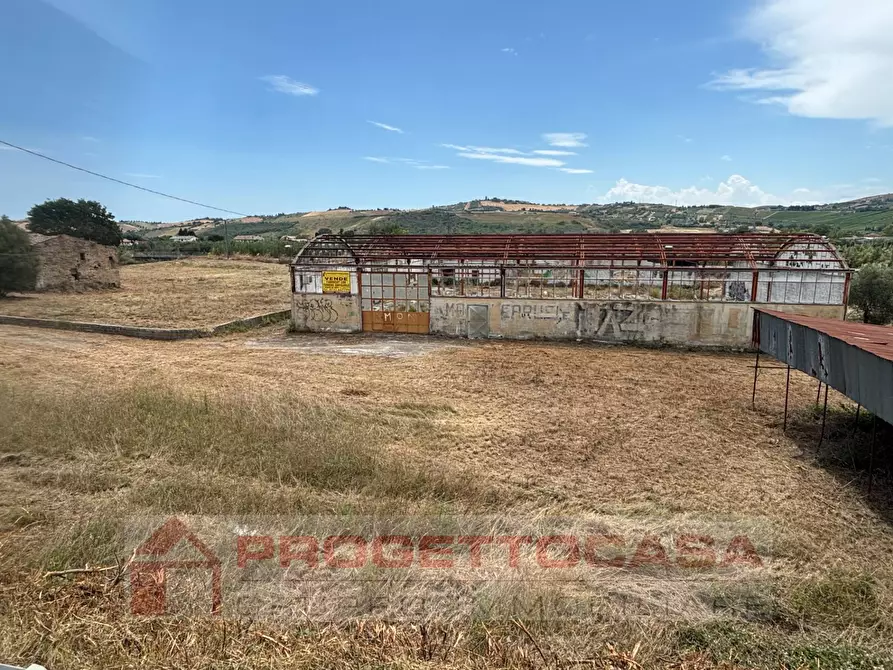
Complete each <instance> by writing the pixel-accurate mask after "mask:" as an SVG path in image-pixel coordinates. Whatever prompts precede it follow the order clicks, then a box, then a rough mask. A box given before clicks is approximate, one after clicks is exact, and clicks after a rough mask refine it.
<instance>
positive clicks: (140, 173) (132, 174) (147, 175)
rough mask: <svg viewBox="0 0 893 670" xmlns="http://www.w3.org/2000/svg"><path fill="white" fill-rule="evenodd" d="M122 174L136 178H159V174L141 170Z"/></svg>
mask: <svg viewBox="0 0 893 670" xmlns="http://www.w3.org/2000/svg"><path fill="white" fill-rule="evenodd" d="M124 174H125V175H127V176H128V177H135V178H136V179H161V175H160V174H145V173H143V172H125V173H124Z"/></svg>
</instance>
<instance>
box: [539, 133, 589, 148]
mask: <svg viewBox="0 0 893 670" xmlns="http://www.w3.org/2000/svg"><path fill="white" fill-rule="evenodd" d="M543 139H544V140H545V141H546V143H547V144H550V145H552V146H553V147H585V146H588V145H586V144H585V143H584V142H583V140H585V139H586V133H544V134H543Z"/></svg>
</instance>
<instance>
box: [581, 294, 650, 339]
mask: <svg viewBox="0 0 893 670" xmlns="http://www.w3.org/2000/svg"><path fill="white" fill-rule="evenodd" d="M581 307H583V309H584V314H583V318H582V321H581V326H582V327H581V331H582V334H583V335H584V336H589V337H592V336H598V337H613V338H615V339H618V340H620V339H622V340H626V339H650V338H649V335H653V336H654V339H657V337H658V335H659V329H658V324H659V323H660V321H661V308H660V306H659V305H652V304H648V303H639V302H609V303H590V304H586V305H581Z"/></svg>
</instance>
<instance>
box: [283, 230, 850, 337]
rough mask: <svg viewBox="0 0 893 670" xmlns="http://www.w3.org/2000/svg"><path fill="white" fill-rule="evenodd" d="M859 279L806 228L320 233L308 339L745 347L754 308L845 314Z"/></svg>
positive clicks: (305, 280)
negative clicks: (312, 335)
mask: <svg viewBox="0 0 893 670" xmlns="http://www.w3.org/2000/svg"><path fill="white" fill-rule="evenodd" d="M850 273H851V271H850V270H849V268H847V266H846V263H845V262H844V261H843V259H842V258H841V256H840V255H839V254H838V252H837V250H836V249H835V248H834V247H833V246H832V245H831V244H830V243H829V242H828V241H827V240H826V239H824V238H822V237H819V236H816V235H808V234H743V235H723V234H701V233H690V234H687V233H681V234H680V233H676V234H616V235H615V234H604V235H602V234H588V235H394V236H363V235H357V236H351V237H346V236H345V237H341V236H338V235H320V236H318V237H316V238H314V239H313V240H310V241H309V242H308V243H307V244H306V245H305V246H304V248H303V249H301V251H300V252H299V253H298V255H297V256H296V257H295V259H294V261H293V262H292V265H291V278H292V318H293V321H294V326H295V328H296V329H297V330H299V331H315V332H344V333H352V332H362V331H376V332H394V333H431V334H439V335H450V336H454V337H470V338H488V337H489V338H507V339H528V338H544V339H570V340H597V341H621V342H623V341H642V342H653V343H667V344H695V345H713V346H742V347H743V346H747V344H748V343H749V342H750V336H751V324H752V322H753V307H754V306H762V307H765V308H767V309H773V310H776V311H780V312H788V313H794V314H801V315H807V316H820V317H827V318H838V319H841V318H843V316H844V314H845V311H846V301H847V293H848V289H849V280H850Z"/></svg>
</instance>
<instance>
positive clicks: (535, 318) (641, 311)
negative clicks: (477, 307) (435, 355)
mask: <svg viewBox="0 0 893 670" xmlns="http://www.w3.org/2000/svg"><path fill="white" fill-rule="evenodd" d="M490 304H491V307H490V310H491V313H492V312H493V311H494V310H495V311H496V313H497V314H498V315H499V327H498V328H496V329H493V330H491V335H497V336H498V335H508V336H509V337H511V336H512V335H514V336H519V335H520V336H533V337H546V338H548V337H568V338H571V337H576V338H584V339H585V338H604V339H611V340H620V341H625V340H657V339H660V338H661V321H662V319H663V312H662V310H661V305H659V304H655V303H647V302H620V301H618V302H588V301H587V302H579V301H571V300H567V301H554V302H546V301H543V302H542V303H539V302H534V301H529V302H515V301H494V302H492V303H490ZM468 305H469V303H467V302H460V301H456V302H452V301H450V302H439V301H438V302H437V303H434V304H432V306H431V307H432V314H431V316H432V319H433V320H432V323H433V324H435V330H436V331H437V332H448V333H457V334H464V333H465V329H466V324H467V320H468ZM500 331H501V332H500Z"/></svg>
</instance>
